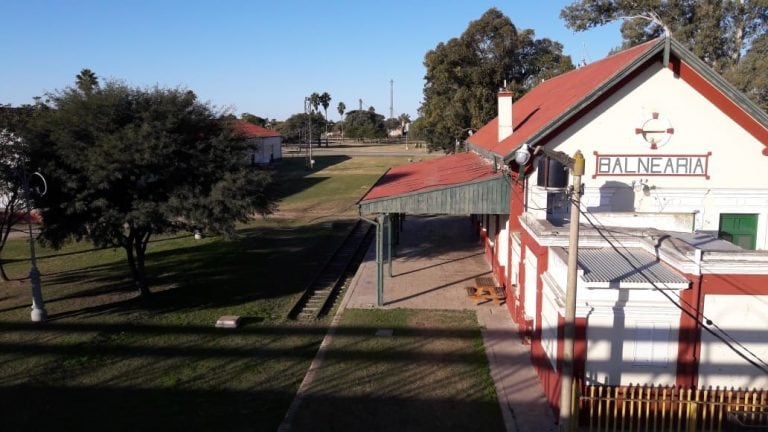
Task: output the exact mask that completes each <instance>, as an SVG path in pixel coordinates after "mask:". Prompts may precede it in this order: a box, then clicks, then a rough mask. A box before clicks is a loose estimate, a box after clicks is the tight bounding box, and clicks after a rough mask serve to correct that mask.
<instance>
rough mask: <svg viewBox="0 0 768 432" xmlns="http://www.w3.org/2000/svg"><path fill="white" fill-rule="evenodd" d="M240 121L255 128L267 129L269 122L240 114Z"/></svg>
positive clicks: (248, 114) (246, 114)
mask: <svg viewBox="0 0 768 432" xmlns="http://www.w3.org/2000/svg"><path fill="white" fill-rule="evenodd" d="M240 120H243V121H246V122H248V123H251V124H255V125H257V126H261V127H267V123H269V120H267V119H265V118H261V117H259V116H257V115H253V114H251V113H242V114H240Z"/></svg>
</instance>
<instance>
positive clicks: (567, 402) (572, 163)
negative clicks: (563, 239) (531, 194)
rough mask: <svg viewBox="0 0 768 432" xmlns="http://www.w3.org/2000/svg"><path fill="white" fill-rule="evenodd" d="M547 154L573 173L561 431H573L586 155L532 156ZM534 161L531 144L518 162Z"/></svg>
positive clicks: (522, 149)
mask: <svg viewBox="0 0 768 432" xmlns="http://www.w3.org/2000/svg"><path fill="white" fill-rule="evenodd" d="M537 153H544V154H545V155H547V156H548V157H549V158H551V159H555V160H556V161H558V162H560V163H561V164H563V165H565V166H567V167H568V168H569V169H570V170H571V178H572V184H571V218H570V228H569V233H568V234H569V235H568V275H567V279H566V287H565V324H564V325H563V336H564V337H563V339H564V340H563V343H564V344H565V345H564V347H563V348H564V349H563V369H562V372H561V374H560V419H559V422H558V424H559V425H560V426H559V429H560V431H562V432H565V431H572V430H574V427H575V426H576V425H575V424H573V422H572V418H573V399H572V396H573V369H574V368H573V352H574V342H575V339H576V279H577V274H578V273H577V270H578V259H579V216H580V215H581V212H580V210H579V208H580V206H581V193H582V190H581V176H582V175H584V155H582V154H581V151H579V150H577V151H576V153H575V154H574V155H573V158H571V157H569V156H568V155H566V154H565V153H563V152H556V151H552V150H548V149H545V148H542V147H540V146H539V147H537V148H536V150H534V152H533V155H536V154H537ZM530 160H531V152H530V147H529V146H528V144H523V146H521V147H520V148H519V149H518V150H517V151H516V152H515V162H517V163H518V164H519V165H520V166H521V167H522V166H524V165H525V164H527V163H528V162H529V161H530Z"/></svg>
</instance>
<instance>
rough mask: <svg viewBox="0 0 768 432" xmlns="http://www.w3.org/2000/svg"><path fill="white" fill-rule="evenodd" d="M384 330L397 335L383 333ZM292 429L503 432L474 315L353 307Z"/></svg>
mask: <svg viewBox="0 0 768 432" xmlns="http://www.w3.org/2000/svg"><path fill="white" fill-rule="evenodd" d="M380 329H391V330H392V335H391V336H377V335H376V332H377V330H380ZM328 413H336V414H335V415H328ZM293 424H294V426H295V428H294V430H296V431H307V432H309V431H392V432H399V431H470V430H476V431H502V430H504V424H503V422H502V417H501V411H500V408H499V404H498V402H497V400H496V392H495V389H494V386H493V381H492V380H491V377H490V374H489V371H488V363H487V359H486V355H485V351H484V349H483V343H482V336H481V334H480V329H479V328H478V325H477V320H476V318H475V314H474V312H470V311H425V310H404V309H395V310H362V309H347V310H346V311H345V312H344V316H343V319H342V322H341V325H340V327H339V328H338V329H337V333H336V334H335V335H334V337H333V341H332V343H331V345H330V346H329V348H328V351H327V353H326V357H325V360H324V361H323V363H322V366H321V367H320V369H318V370H317V372H316V377H315V381H314V382H313V384H312V385H311V386H310V389H309V391H308V393H307V394H306V398H305V399H304V400H303V402H302V405H301V407H300V409H299V410H298V413H297V417H296V419H295V421H294V423H293Z"/></svg>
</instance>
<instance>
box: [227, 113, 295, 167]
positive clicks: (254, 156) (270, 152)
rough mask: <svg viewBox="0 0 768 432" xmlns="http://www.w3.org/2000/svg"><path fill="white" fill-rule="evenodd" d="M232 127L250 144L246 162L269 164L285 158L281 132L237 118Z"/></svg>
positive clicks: (254, 164)
mask: <svg viewBox="0 0 768 432" xmlns="http://www.w3.org/2000/svg"><path fill="white" fill-rule="evenodd" d="M232 128H233V130H234V131H235V133H237V134H239V135H241V136H242V137H243V138H244V139H245V140H246V141H247V142H248V144H250V145H249V150H248V154H247V155H246V157H245V160H246V163H248V164H250V165H253V166H256V165H267V164H270V163H272V162H275V161H277V160H280V159H282V158H283V149H282V147H283V137H282V135H280V133H279V132H277V131H275V130H272V129H267V128H264V127H261V126H257V125H255V124H253V123H248V122H246V121H242V120H235V121H234V122H233V126H232Z"/></svg>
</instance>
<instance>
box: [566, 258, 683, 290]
mask: <svg viewBox="0 0 768 432" xmlns="http://www.w3.org/2000/svg"><path fill="white" fill-rule="evenodd" d="M579 267H580V268H581V269H582V270H583V271H584V274H583V276H582V278H583V279H584V281H586V282H588V283H591V284H601V283H603V284H607V286H610V287H613V286H616V287H618V284H622V285H625V286H626V285H627V284H639V285H646V286H647V285H650V284H659V285H663V286H666V287H669V288H672V287H677V288H686V287H687V286H688V284H689V282H688V279H686V278H685V277H683V276H682V275H681V274H679V273H677V272H675V271H674V270H672V269H671V268H670V267H668V266H667V265H666V264H664V263H662V262H661V261H660V260H659V259H657V258H656V257H655V256H653V255H652V254H650V253H648V252H646V251H644V250H642V249H639V248H622V249H613V248H601V249H579Z"/></svg>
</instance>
